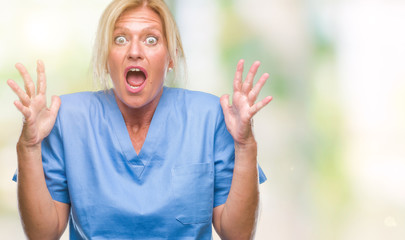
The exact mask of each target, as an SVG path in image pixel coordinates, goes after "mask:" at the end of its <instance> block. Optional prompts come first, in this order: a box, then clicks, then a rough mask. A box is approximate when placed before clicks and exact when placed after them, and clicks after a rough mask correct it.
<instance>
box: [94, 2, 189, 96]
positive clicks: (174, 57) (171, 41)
mask: <svg viewBox="0 0 405 240" xmlns="http://www.w3.org/2000/svg"><path fill="white" fill-rule="evenodd" d="M142 6H146V7H148V8H150V9H151V10H153V11H154V12H156V13H157V14H158V15H159V17H160V19H161V21H162V27H163V31H164V35H165V39H166V46H167V49H168V52H169V56H170V59H171V61H172V62H173V69H174V72H175V76H176V77H178V76H179V73H180V72H181V71H185V69H186V63H185V57H184V52H183V45H182V42H181V38H180V33H179V30H178V28H177V24H176V22H175V20H174V17H173V15H172V14H171V12H170V10H169V8H168V7H167V5H166V3H165V2H164V1H163V0H114V1H112V2H111V3H110V4H109V5H108V6H107V8H106V9H105V10H104V13H103V14H102V15H101V18H100V21H99V24H98V29H97V33H96V39H95V43H94V48H93V59H92V64H93V80H94V82H95V83H96V85H98V86H100V87H101V88H103V89H104V90H106V89H108V88H109V87H110V77H109V73H108V64H107V60H108V54H109V52H110V49H111V45H112V40H113V39H112V35H113V31H114V27H115V23H116V21H117V20H118V18H119V17H120V16H121V14H122V13H123V12H125V11H126V10H129V9H133V8H137V7H142ZM179 70H180V71H179Z"/></svg>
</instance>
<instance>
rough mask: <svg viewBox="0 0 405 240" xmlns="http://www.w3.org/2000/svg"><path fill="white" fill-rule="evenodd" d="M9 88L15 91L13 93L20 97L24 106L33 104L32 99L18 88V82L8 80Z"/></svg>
mask: <svg viewBox="0 0 405 240" xmlns="http://www.w3.org/2000/svg"><path fill="white" fill-rule="evenodd" d="M7 84H8V86H10V88H11V89H12V90H13V92H14V93H15V94H16V95H17V96H18V98H19V99H20V101H21V103H22V104H23V105H24V106H29V105H30V103H31V99H30V98H29V97H28V95H27V94H26V93H25V92H24V91H23V90H22V89H21V88H20V86H18V84H17V83H16V82H14V81H13V80H11V79H9V80H7Z"/></svg>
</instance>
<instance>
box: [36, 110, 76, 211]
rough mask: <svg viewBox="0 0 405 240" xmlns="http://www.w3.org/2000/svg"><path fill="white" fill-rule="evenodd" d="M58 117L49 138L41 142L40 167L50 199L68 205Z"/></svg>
mask: <svg viewBox="0 0 405 240" xmlns="http://www.w3.org/2000/svg"><path fill="white" fill-rule="evenodd" d="M59 116H60V115H58V118H57V119H56V122H55V125H54V127H53V129H52V131H51V133H50V134H49V136H48V137H46V138H45V139H44V140H43V141H42V165H43V167H44V173H45V180H46V185H47V187H48V190H49V193H50V194H51V196H52V198H53V199H54V200H56V201H59V202H63V203H68V204H70V198H69V191H68V186H67V179H66V171H65V161H64V150H63V141H62V134H61V132H62V129H61V124H60V119H59Z"/></svg>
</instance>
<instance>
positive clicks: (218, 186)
mask: <svg viewBox="0 0 405 240" xmlns="http://www.w3.org/2000/svg"><path fill="white" fill-rule="evenodd" d="M214 161H215V162H214V165H215V181H214V184H215V186H214V207H217V206H219V205H221V204H224V203H225V202H226V199H227V198H228V194H229V190H230V189H231V184H232V176H233V168H234V163H235V145H234V141H233V138H232V136H231V134H230V133H229V132H228V129H227V128H226V124H225V120H224V115H223V112H222V108H221V106H220V105H219V111H218V118H217V124H216V131H215V137H214ZM257 167H258V175H259V183H263V182H265V181H266V180H267V178H266V175H265V174H264V172H263V170H262V169H261V167H260V166H259V165H258V166H257Z"/></svg>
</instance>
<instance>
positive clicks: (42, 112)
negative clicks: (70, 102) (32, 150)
mask: <svg viewBox="0 0 405 240" xmlns="http://www.w3.org/2000/svg"><path fill="white" fill-rule="evenodd" d="M15 67H16V68H17V70H18V71H19V72H20V75H21V77H22V78H23V80H24V87H25V91H24V90H23V89H21V88H20V87H19V86H18V85H17V83H16V82H15V81H13V80H11V79H9V80H8V81H7V84H8V85H9V86H10V88H11V89H12V90H13V91H14V92H15V94H17V96H18V98H19V100H16V101H14V105H15V106H16V107H17V109H18V110H19V111H20V112H21V113H22V115H23V117H24V118H23V119H24V120H23V122H24V124H23V129H22V132H21V136H20V139H19V143H20V144H23V145H24V146H26V147H36V146H40V144H41V142H42V140H43V139H44V138H45V137H46V136H48V135H49V133H50V132H51V130H52V128H53V126H54V124H55V120H56V116H57V115H58V110H59V107H60V104H61V101H60V98H59V97H58V96H52V100H51V105H50V107H49V108H48V107H47V104H46V77H45V66H44V63H43V62H42V61H40V60H38V61H37V87H36V90H35V84H34V82H33V81H32V79H31V76H30V75H29V74H28V72H27V69H26V68H25V67H24V66H23V65H22V64H21V63H17V64H16V65H15Z"/></svg>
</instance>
